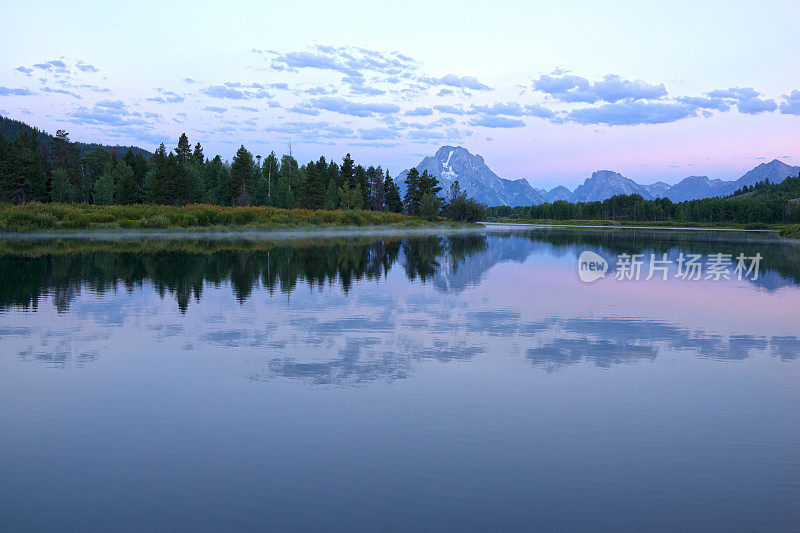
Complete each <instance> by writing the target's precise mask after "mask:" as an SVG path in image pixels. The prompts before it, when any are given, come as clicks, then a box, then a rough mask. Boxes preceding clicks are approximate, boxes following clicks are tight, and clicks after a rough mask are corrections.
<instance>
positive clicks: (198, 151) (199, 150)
mask: <svg viewBox="0 0 800 533" xmlns="http://www.w3.org/2000/svg"><path fill="white" fill-rule="evenodd" d="M205 161H206V160H205V157H204V156H203V147H202V146H200V143H199V142H198V143H197V144H195V145H194V152H192V163H199V164H201V165H202V164H203V163H205Z"/></svg>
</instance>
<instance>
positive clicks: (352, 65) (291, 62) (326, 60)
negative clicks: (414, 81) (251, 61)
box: [272, 45, 416, 76]
mask: <svg viewBox="0 0 800 533" xmlns="http://www.w3.org/2000/svg"><path fill="white" fill-rule="evenodd" d="M272 68H273V69H275V70H279V71H297V70H299V69H318V70H328V71H333V72H340V73H342V74H345V75H346V76H363V74H362V73H363V72H379V73H382V74H391V75H397V74H402V73H405V72H410V71H413V70H414V69H416V62H415V61H414V60H413V59H411V58H410V57H407V56H404V55H402V54H399V53H397V52H389V53H384V52H379V51H377V50H369V49H366V48H357V47H334V46H323V45H318V46H316V47H313V48H312V49H311V50H306V51H300V52H286V53H281V54H276V55H275V57H274V58H273V59H272Z"/></svg>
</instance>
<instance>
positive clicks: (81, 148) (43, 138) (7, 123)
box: [0, 116, 153, 159]
mask: <svg viewBox="0 0 800 533" xmlns="http://www.w3.org/2000/svg"><path fill="white" fill-rule="evenodd" d="M23 132H27V133H28V134H30V133H31V132H36V134H37V136H38V141H39V146H40V147H43V148H45V147H46V148H47V149H49V148H50V147H51V146H52V141H53V140H54V137H53V136H52V135H50V134H49V133H47V132H45V131H42V130H40V129H38V128H34V127H32V126H28V125H27V124H25V123H24V122H20V121H19V120H14V119H11V118H8V117H3V116H0V136H2V137H3V138H5V139H6V140H8V141H10V142H14V139H16V138H17V137H19V136H20V135H21V134H22V133H23ZM73 144H74V145H75V147H76V148H77V149H78V152H79V153H80V154H81V155H85V154H87V153H89V152H91V151H92V150H94V149H95V148H98V147H99V148H103V149H104V150H106V151H108V152H109V153H113V152H114V150H116V151H117V155H118V156H119V157H120V158H121V157H123V156H124V155H125V153H126V152H127V151H128V150H131V151H132V152H133V154H134V155H136V154H142V157H144V158H145V159H148V158H150V156H152V155H153V154H152V153H151V152H148V151H147V150H145V149H144V148H139V147H138V146H120V145H116V146H109V145H105V144H96V143H82V142H74V141H73Z"/></svg>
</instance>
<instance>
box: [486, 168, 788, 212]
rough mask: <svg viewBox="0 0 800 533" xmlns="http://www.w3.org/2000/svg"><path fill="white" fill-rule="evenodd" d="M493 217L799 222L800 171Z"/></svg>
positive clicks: (500, 209)
mask: <svg viewBox="0 0 800 533" xmlns="http://www.w3.org/2000/svg"><path fill="white" fill-rule="evenodd" d="M488 215H489V217H490V218H501V217H507V218H517V219H532V220H619V221H641V222H699V223H734V224H758V223H763V224H787V223H792V224H794V223H800V176H798V177H794V178H787V179H786V180H784V181H782V182H781V183H770V182H769V180H766V181H764V182H759V183H757V184H755V185H751V186H745V187H743V188H742V189H740V190H738V191H736V192H735V193H734V194H733V195H731V196H728V197H725V198H719V197H715V198H704V199H701V200H688V201H684V202H677V203H675V202H672V201H671V200H670V199H669V198H657V199H655V200H645V199H644V198H643V197H642V196H640V195H638V194H630V195H626V194H620V195H617V196H612V197H611V198H608V199H606V200H603V201H602V202H577V203H571V202H566V201H562V200H559V201H556V202H552V203H544V204H539V205H532V206H520V207H515V208H511V207H508V206H502V207H491V208H489V210H488Z"/></svg>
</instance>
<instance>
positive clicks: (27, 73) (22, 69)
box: [14, 65, 33, 76]
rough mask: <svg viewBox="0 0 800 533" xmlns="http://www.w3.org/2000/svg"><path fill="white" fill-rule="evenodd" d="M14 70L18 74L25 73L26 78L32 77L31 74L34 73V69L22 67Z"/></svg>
mask: <svg viewBox="0 0 800 533" xmlns="http://www.w3.org/2000/svg"><path fill="white" fill-rule="evenodd" d="M14 70H16V71H17V72H22V73H23V74H25V75H26V76H30V75H31V72H33V69H32V68H28V67H23V66H22V65H20V66H18V67H17V68H15V69H14Z"/></svg>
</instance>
